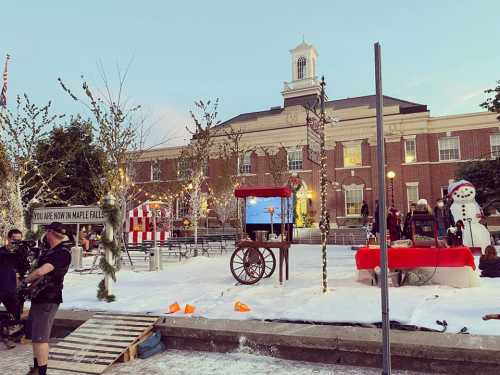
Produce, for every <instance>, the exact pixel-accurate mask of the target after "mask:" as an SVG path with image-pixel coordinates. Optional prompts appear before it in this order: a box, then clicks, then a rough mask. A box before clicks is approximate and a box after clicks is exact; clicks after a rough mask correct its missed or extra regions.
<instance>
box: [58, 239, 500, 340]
mask: <svg viewBox="0 0 500 375" xmlns="http://www.w3.org/2000/svg"><path fill="white" fill-rule="evenodd" d="M354 255H355V251H352V250H351V249H350V247H347V246H329V247H328V277H329V287H330V292H329V293H327V294H322V293H321V288H320V286H321V250H320V246H319V245H293V246H292V247H291V249H290V280H289V281H288V282H286V283H285V285H283V286H282V285H280V284H279V282H278V275H277V272H278V270H276V272H275V274H274V275H273V276H272V277H271V278H270V279H263V280H261V281H260V282H259V283H257V284H256V285H249V286H248V285H236V281H235V279H234V278H233V276H232V275H231V272H230V269H229V257H230V254H226V255H221V256H214V257H210V258H207V257H197V258H191V259H188V260H187V261H183V262H181V263H178V262H169V263H167V264H166V265H165V267H164V270H163V271H161V272H134V271H131V270H122V271H120V272H119V273H118V282H117V283H116V284H115V285H114V286H113V288H114V289H113V293H114V294H115V295H116V297H117V301H116V302H113V303H106V302H100V301H98V300H97V299H96V288H97V284H98V282H99V281H100V279H101V278H102V275H96V274H91V275H88V274H86V275H81V274H77V273H70V274H68V276H67V277H66V280H65V289H64V303H63V305H62V308H64V309H91V310H93V309H95V310H110V311H128V312H151V313H165V312H167V310H168V306H169V305H170V304H171V303H173V302H178V303H179V304H180V305H181V306H183V305H184V304H186V303H189V304H192V305H195V306H196V312H195V314H194V316H203V317H206V318H222V319H258V320H261V319H281V320H292V321H294V320H298V321H314V322H353V323H375V322H380V320H381V314H380V289H379V288H377V287H373V286H369V285H365V284H361V283H358V282H357V281H356V271H355V262H354ZM476 263H477V259H476ZM499 287H500V279H481V286H480V287H477V288H465V289H457V288H452V287H448V286H441V285H427V286H404V287H400V288H391V289H390V318H391V320H393V321H398V322H400V323H403V324H410V325H417V326H421V327H426V328H432V329H440V326H438V325H437V324H436V320H443V319H444V320H446V321H447V322H448V332H458V331H459V330H460V329H461V328H462V327H467V328H468V330H469V332H471V333H474V334H493V335H500V321H483V320H482V319H481V317H482V316H483V315H484V314H487V313H500V298H499V297H500V296H499V294H500V292H499V290H500V289H499ZM237 300H239V301H241V302H243V303H245V304H247V305H249V306H250V308H251V311H250V312H248V313H239V312H235V311H234V310H233V305H234V303H235V302H236V301H237ZM177 314H178V315H179V316H182V315H184V314H183V313H177Z"/></svg>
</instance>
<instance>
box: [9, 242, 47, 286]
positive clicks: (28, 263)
mask: <svg viewBox="0 0 500 375" xmlns="http://www.w3.org/2000/svg"><path fill="white" fill-rule="evenodd" d="M11 246H12V250H13V251H12V253H13V255H15V256H16V257H17V264H18V269H17V272H18V273H19V275H20V276H21V279H22V278H24V276H26V274H27V273H28V272H29V271H30V270H31V269H32V268H33V266H34V265H35V264H36V261H37V260H38V257H39V256H40V252H41V249H40V248H39V247H37V246H36V241H33V240H18V241H12V242H11Z"/></svg>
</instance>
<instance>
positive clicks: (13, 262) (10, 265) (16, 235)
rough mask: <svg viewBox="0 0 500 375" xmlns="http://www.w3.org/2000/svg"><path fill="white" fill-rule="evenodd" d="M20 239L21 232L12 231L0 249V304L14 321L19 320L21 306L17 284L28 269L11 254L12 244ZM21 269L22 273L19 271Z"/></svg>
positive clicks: (21, 237) (27, 266)
mask: <svg viewBox="0 0 500 375" xmlns="http://www.w3.org/2000/svg"><path fill="white" fill-rule="evenodd" d="M22 239H23V234H22V233H21V231H20V230H18V229H12V230H10V231H9V232H8V233H7V244H6V245H5V246H3V247H0V304H2V303H3V305H4V306H5V309H6V310H7V312H8V313H9V314H11V315H12V316H13V317H14V319H16V320H19V319H20V318H21V306H20V304H19V300H18V298H17V293H16V288H17V283H18V281H19V277H20V274H21V273H23V272H25V271H27V270H28V269H29V265H27V264H26V265H24V264H21V261H22V259H20V258H19V257H18V256H17V255H16V254H15V253H14V252H13V251H14V246H13V242H15V241H21V240H22ZM25 263H27V261H25ZM21 268H23V269H24V271H21V270H20V269H21Z"/></svg>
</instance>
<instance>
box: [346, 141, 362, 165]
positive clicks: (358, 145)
mask: <svg viewBox="0 0 500 375" xmlns="http://www.w3.org/2000/svg"><path fill="white" fill-rule="evenodd" d="M342 146H343V147H342V148H343V150H342V159H343V161H344V168H355V167H361V166H362V165H363V148H362V147H361V142H345V143H343V144H342ZM349 148H351V149H353V148H357V149H358V150H359V164H357V163H356V164H349V165H348V164H346V150H347V149H349Z"/></svg>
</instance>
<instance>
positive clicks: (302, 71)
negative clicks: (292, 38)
mask: <svg viewBox="0 0 500 375" xmlns="http://www.w3.org/2000/svg"><path fill="white" fill-rule="evenodd" d="M306 69H307V59H306V58H305V57H304V56H300V57H299V58H298V59H297V79H298V80H301V79H305V78H306V75H307V72H306Z"/></svg>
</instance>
